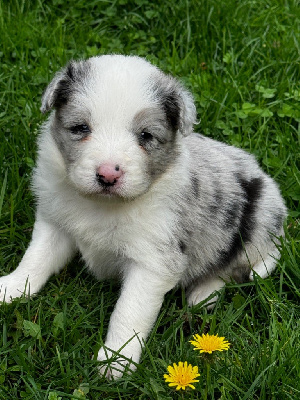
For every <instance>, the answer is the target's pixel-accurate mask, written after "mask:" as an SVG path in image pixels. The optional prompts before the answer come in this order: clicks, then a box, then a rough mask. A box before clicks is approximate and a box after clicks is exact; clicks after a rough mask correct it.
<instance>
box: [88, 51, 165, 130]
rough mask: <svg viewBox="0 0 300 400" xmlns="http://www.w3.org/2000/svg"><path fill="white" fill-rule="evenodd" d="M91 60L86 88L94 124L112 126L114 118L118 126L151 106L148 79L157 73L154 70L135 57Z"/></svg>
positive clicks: (149, 80) (151, 93)
mask: <svg viewBox="0 0 300 400" xmlns="http://www.w3.org/2000/svg"><path fill="white" fill-rule="evenodd" d="M90 61H91V71H90V74H89V80H88V81H87V82H86V89H87V90H88V96H89V99H88V101H89V103H90V104H91V105H92V106H93V113H92V116H93V119H96V121H94V122H95V123H97V124H98V123H99V122H100V121H101V125H103V124H105V123H109V124H110V123H112V122H113V121H114V123H115V120H116V115H117V116H118V118H117V119H118V122H119V123H120V124H127V123H128V122H130V120H132V118H133V117H134V115H135V114H136V113H137V111H139V110H141V109H143V108H145V107H149V106H150V105H153V104H154V100H153V98H151V97H153V92H152V91H151V76H152V75H153V74H159V71H158V69H157V68H156V67H154V66H152V65H151V64H149V63H148V62H146V61H144V60H141V59H139V58H137V57H120V56H101V57H94V58H92V59H91V60H90ZM123 126H124V125H123Z"/></svg>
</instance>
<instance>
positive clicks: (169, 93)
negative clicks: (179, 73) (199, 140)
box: [156, 74, 197, 136]
mask: <svg viewBox="0 0 300 400" xmlns="http://www.w3.org/2000/svg"><path fill="white" fill-rule="evenodd" d="M156 96H157V97H158V99H159V101H160V103H161V105H162V106H163V108H164V110H165V114H166V117H167V121H168V124H169V126H170V127H171V129H172V130H173V131H179V132H180V133H181V134H182V135H183V136H188V135H189V134H191V133H192V132H193V125H194V124H195V123H196V122H197V121H196V118H197V113H196V107H195V104H194V99H193V97H192V95H191V93H190V92H188V91H187V90H186V89H185V88H184V87H183V86H182V85H181V83H179V82H178V81H177V80H176V79H175V78H173V77H172V76H168V75H164V74H163V75H162V76H160V79H159V81H158V86H157V92H156Z"/></svg>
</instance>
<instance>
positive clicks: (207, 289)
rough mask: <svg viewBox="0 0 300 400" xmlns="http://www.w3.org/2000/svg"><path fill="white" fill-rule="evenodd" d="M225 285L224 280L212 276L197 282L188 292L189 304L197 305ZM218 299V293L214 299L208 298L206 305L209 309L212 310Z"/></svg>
mask: <svg viewBox="0 0 300 400" xmlns="http://www.w3.org/2000/svg"><path fill="white" fill-rule="evenodd" d="M224 285H225V283H224V281H222V279H220V278H211V279H210V280H206V281H204V282H200V283H196V284H195V285H194V286H192V287H191V288H190V289H189V290H188V293H187V298H188V304H189V305H190V306H195V305H196V304H199V303H201V301H203V300H205V299H207V297H209V296H210V295H211V294H212V293H214V292H218V291H219V290H220V289H222V287H223V286H224ZM217 299H218V295H216V296H214V297H213V298H212V299H210V300H207V302H206V303H204V305H206V304H208V305H207V309H208V310H210V309H212V308H213V307H214V306H215V303H216V301H217Z"/></svg>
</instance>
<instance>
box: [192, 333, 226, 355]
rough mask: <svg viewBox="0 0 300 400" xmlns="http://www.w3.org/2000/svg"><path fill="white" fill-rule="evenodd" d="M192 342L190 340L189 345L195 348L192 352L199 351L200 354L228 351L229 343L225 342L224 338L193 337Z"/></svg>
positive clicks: (212, 336) (211, 336)
mask: <svg viewBox="0 0 300 400" xmlns="http://www.w3.org/2000/svg"><path fill="white" fill-rule="evenodd" d="M193 339H194V340H190V343H192V345H193V346H194V347H195V348H194V350H200V353H209V354H211V353H212V352H213V351H223V350H228V349H229V346H230V343H229V342H228V341H227V340H225V338H224V337H219V336H218V335H209V334H207V335H205V334H204V333H203V334H202V336H200V335H194V336H193Z"/></svg>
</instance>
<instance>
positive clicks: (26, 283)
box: [0, 218, 75, 303]
mask: <svg viewBox="0 0 300 400" xmlns="http://www.w3.org/2000/svg"><path fill="white" fill-rule="evenodd" d="M74 251H75V246H74V244H73V242H72V241H71V240H70V239H69V237H68V236H67V235H66V234H65V233H64V232H62V231H61V230H60V229H59V228H58V227H56V226H54V225H52V224H51V223H49V222H46V221H44V220H42V219H41V218H37V221H36V223H35V225H34V229H33V234H32V240H31V243H30V245H29V247H28V249H27V251H26V253H25V254H24V257H23V259H22V261H21V262H20V264H19V266H18V267H17V269H16V270H15V271H13V272H12V273H11V274H9V275H7V276H3V277H1V278H0V301H5V302H6V303H9V302H10V301H11V299H13V298H16V297H20V296H22V294H23V293H24V291H25V292H26V294H28V293H30V294H34V293H37V292H38V291H39V290H40V289H41V288H42V286H43V285H44V284H45V283H46V282H47V280H48V278H49V277H50V276H51V275H52V274H53V273H55V272H58V271H59V270H60V269H61V268H62V267H63V266H64V265H65V263H66V262H67V261H68V260H69V259H70V257H71V256H72V255H73V253H74Z"/></svg>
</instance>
